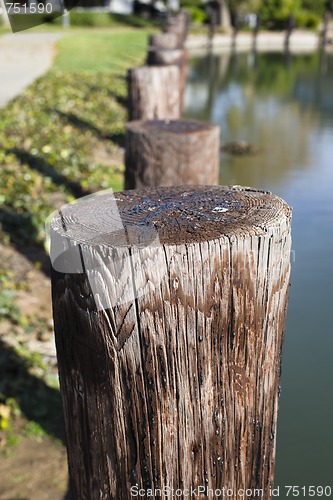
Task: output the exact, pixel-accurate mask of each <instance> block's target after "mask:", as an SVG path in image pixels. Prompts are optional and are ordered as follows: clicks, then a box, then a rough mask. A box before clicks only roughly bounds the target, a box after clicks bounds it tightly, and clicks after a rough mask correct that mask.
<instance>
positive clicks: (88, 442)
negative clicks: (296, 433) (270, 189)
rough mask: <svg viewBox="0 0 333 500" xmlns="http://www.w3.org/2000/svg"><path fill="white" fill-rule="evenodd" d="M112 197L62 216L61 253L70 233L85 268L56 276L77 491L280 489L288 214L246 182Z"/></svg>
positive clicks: (92, 498) (94, 497)
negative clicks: (276, 486) (279, 433)
mask: <svg viewBox="0 0 333 500" xmlns="http://www.w3.org/2000/svg"><path fill="white" fill-rule="evenodd" d="M114 196H115V199H113V198H112V196H111V195H104V196H100V197H97V201H96V200H95V202H93V203H92V202H91V201H88V202H83V203H81V204H80V203H79V204H77V205H75V204H74V205H68V206H67V207H65V209H64V210H62V212H61V213H59V215H58V216H56V217H55V218H54V220H53V221H52V224H51V250H52V245H55V246H56V247H57V248H59V245H58V243H59V239H60V241H61V240H62V239H63V240H66V241H70V242H71V243H72V244H73V249H76V250H78V255H80V257H81V259H82V263H83V269H84V271H85V272H84V273H82V274H71V273H67V274H64V273H61V272H57V271H55V270H53V273H52V294H53V311H54V323H55V333H56V345H57V353H58V362H59V374H60V385H61V393H62V398H63V404H64V413H65V421H66V429H67V445H68V455H69V466H70V475H71V479H72V483H73V489H74V498H75V499H80V500H100V499H115V500H119V499H124V500H126V499H130V498H133V497H132V496H131V487H134V488H135V487H136V485H139V486H140V488H144V489H146V490H148V489H149V488H153V489H154V488H162V489H163V488H164V486H169V487H170V488H180V489H181V490H185V489H188V488H190V487H191V486H193V487H195V488H198V487H199V486H200V487H201V486H202V487H206V488H212V489H216V488H222V487H225V488H230V489H231V490H232V491H233V492H234V493H233V495H232V496H228V498H232V499H233V500H236V499H237V500H239V498H240V497H239V496H238V494H237V492H238V490H239V489H240V488H245V489H246V488H251V489H254V488H265V491H266V493H264V494H263V496H261V497H260V498H269V495H268V494H267V491H268V488H269V486H271V485H272V484H273V475H274V473H273V471H274V459H275V444H276V423H277V414H278V395H279V381H280V364H281V347H282V341H283V331H284V324H285V315H286V304H287V294H288V287H289V254H290V217H291V211H290V209H289V207H288V206H287V205H286V204H285V203H284V202H283V201H282V200H281V199H280V198H278V197H276V196H273V195H271V194H269V193H267V192H262V191H255V190H252V189H250V188H239V187H233V188H226V187H207V186H206V187H181V188H164V189H163V188H159V189H150V190H148V189H145V190H137V191H125V192H122V193H116V194H115V195H114ZM119 214H120V218H119ZM119 220H121V223H122V225H123V229H122V230H121V229H120V226H119ZM114 227H116V230H115V231H114V232H113V228H114ZM146 231H148V232H146ZM66 246H68V245H67V243H66V244H65V245H64V248H66ZM59 259H60V261H61V256H59V257H58V264H59ZM63 260H66V257H63ZM69 260H70V259H69ZM58 264H57V263H56V264H55V267H56V269H59V265H58ZM60 267H61V266H60ZM132 491H133V490H132ZM151 497H152V496H150V498H151ZM169 497H170V496H168V497H167V496H166V495H165V494H164V493H163V490H162V494H161V496H158V495H155V497H153V498H163V499H166V498H169ZM198 497H200V498H207V497H209V498H215V497H214V496H212V494H209V493H208V492H207V491H206V494H204V493H203V494H202V495H201V496H200V495H199V496H198ZM141 498H142V497H141ZM144 498H149V493H148V492H147V495H146V496H144ZM179 498H187V497H186V496H185V495H184V496H180V497H179ZM249 498H251V499H253V498H254V496H250V497H249Z"/></svg>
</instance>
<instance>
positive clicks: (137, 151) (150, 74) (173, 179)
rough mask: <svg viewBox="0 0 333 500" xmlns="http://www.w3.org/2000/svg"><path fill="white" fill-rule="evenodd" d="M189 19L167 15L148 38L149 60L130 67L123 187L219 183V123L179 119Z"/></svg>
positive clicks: (186, 60)
mask: <svg viewBox="0 0 333 500" xmlns="http://www.w3.org/2000/svg"><path fill="white" fill-rule="evenodd" d="M188 21H189V19H188V15H187V13H186V12H184V11H181V12H179V13H178V14H177V15H176V16H169V17H168V18H167V20H166V23H165V25H164V32H163V33H161V34H154V35H151V36H150V37H149V46H148V51H147V64H146V65H145V66H141V67H138V68H133V69H130V70H129V72H128V98H129V100H128V116H129V120H130V122H129V123H128V124H127V127H126V153H125V166H126V170H125V189H136V188H140V187H156V186H177V185H182V184H199V185H200V184H201V185H203V184H207V185H214V184H217V182H218V171H219V157H220V152H219V150H220V129H219V127H218V126H217V125H213V124H209V123H206V122H201V121H197V120H185V119H181V118H180V117H181V113H182V110H183V106H184V93H185V85H186V78H187V73H188V51H187V50H186V49H185V48H184V44H185V40H186V35H187V29H188Z"/></svg>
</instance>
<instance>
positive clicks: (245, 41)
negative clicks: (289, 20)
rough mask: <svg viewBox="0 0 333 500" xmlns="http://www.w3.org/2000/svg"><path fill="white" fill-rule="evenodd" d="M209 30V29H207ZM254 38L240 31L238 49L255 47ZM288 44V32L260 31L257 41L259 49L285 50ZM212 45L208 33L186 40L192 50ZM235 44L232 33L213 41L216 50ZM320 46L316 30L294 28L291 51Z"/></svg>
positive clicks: (187, 45) (306, 49) (310, 49)
mask: <svg viewBox="0 0 333 500" xmlns="http://www.w3.org/2000/svg"><path fill="white" fill-rule="evenodd" d="M207 32H208V29H207ZM253 44H254V40H253V35H252V33H249V32H240V33H238V35H237V38H236V42H235V48H236V50H250V49H251V48H253ZM285 44H286V32H285V31H280V32H272V31H260V32H259V34H258V37H257V41H256V49H257V50H258V51H270V50H271V51H276V50H284V49H285ZM209 45H210V42H209V39H208V36H207V35H190V36H189V37H188V39H187V41H186V47H187V48H188V49H190V50H191V51H196V50H201V49H207V47H208V46H209ZM233 46H234V38H233V36H232V34H224V35H221V34H216V35H215V37H214V39H213V41H212V48H213V49H216V51H223V50H227V51H230V49H231V48H232V47H233ZM318 46H319V36H318V34H317V33H315V32H311V31H304V30H294V31H293V32H292V34H291V36H290V40H289V50H290V51H291V52H301V51H313V50H315V49H317V48H318Z"/></svg>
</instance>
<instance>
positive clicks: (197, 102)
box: [184, 53, 333, 498]
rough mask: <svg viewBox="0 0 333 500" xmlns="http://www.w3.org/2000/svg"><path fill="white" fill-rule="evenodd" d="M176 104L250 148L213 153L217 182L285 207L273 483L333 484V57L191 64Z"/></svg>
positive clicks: (219, 58)
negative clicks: (262, 194) (287, 237)
mask: <svg viewBox="0 0 333 500" xmlns="http://www.w3.org/2000/svg"><path fill="white" fill-rule="evenodd" d="M185 103H186V105H185V108H186V109H185V113H184V114H185V116H186V117H188V118H198V119H202V120H207V121H210V122H213V123H216V124H218V125H220V127H221V142H222V143H228V142H231V141H239V140H244V141H247V142H250V143H251V144H253V145H255V146H257V147H258V148H259V152H258V153H257V154H256V155H253V156H244V157H240V156H231V155H228V154H226V153H221V168H220V183H221V184H242V185H245V186H253V187H258V188H264V189H268V190H270V191H272V192H274V193H275V194H278V195H279V196H281V197H282V198H284V199H285V200H286V201H287V202H288V203H289V204H290V205H291V206H292V207H293V230H292V231H293V232H292V236H293V252H292V261H293V262H292V277H291V282H292V287H291V294H290V301H289V310H288V318H287V329H286V338H285V344H284V354H283V365H282V369H283V372H282V394H281V398H280V413H279V424H278V434H277V465H276V484H277V485H280V496H279V498H290V497H291V495H289V496H288V497H287V495H286V490H285V486H286V485H298V486H310V485H314V486H319V485H321V486H325V485H330V486H332V482H333V300H332V298H333V265H332V257H333V230H332V229H333V53H331V54H328V53H326V54H325V53H313V54H302V55H290V54H282V53H261V54H260V53H259V54H254V53H242V54H223V55H212V54H210V55H208V56H204V57H203V56H201V57H192V59H191V62H190V72H189V77H188V85H187V89H186V99H185ZM332 491H333V490H332ZM332 496H333V493H332ZM301 497H303V498H310V496H309V495H308V494H307V493H306V494H305V495H303V492H301V494H300V498H301Z"/></svg>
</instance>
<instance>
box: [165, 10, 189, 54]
mask: <svg viewBox="0 0 333 500" xmlns="http://www.w3.org/2000/svg"><path fill="white" fill-rule="evenodd" d="M188 26H189V15H188V13H187V12H185V11H184V10H181V11H180V12H178V13H177V14H169V15H168V16H167V18H166V20H165V23H164V25H163V32H164V33H174V34H176V35H177V37H178V45H179V46H180V47H183V46H184V43H185V40H186V37H187V32H188Z"/></svg>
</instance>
